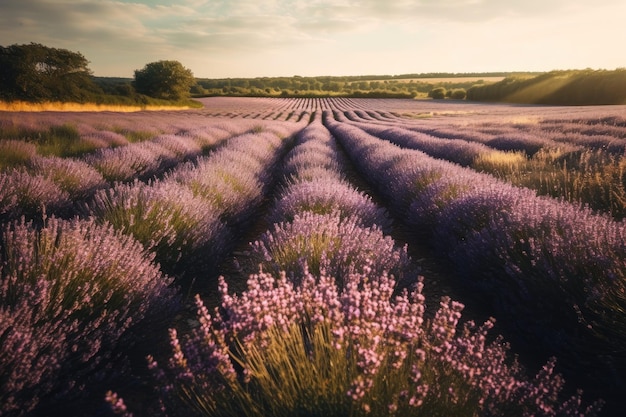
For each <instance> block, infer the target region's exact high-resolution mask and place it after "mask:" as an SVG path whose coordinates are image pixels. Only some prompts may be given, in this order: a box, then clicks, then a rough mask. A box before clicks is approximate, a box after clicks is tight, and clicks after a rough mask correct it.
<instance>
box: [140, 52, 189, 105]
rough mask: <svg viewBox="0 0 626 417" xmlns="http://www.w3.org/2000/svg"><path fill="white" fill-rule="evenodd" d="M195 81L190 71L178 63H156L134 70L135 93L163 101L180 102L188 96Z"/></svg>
mask: <svg viewBox="0 0 626 417" xmlns="http://www.w3.org/2000/svg"><path fill="white" fill-rule="evenodd" d="M195 84H196V80H195V78H194V76H193V73H192V72H191V70H189V69H187V68H185V67H183V65H182V64H181V63H180V62H178V61H157V62H151V63H149V64H146V66H145V67H144V68H143V69H140V70H135V81H134V84H133V85H134V87H135V89H136V90H137V92H139V93H142V94H145V95H148V96H150V97H155V98H160V99H165V100H181V99H184V98H188V97H189V96H190V90H191V87H192V86H193V85H195Z"/></svg>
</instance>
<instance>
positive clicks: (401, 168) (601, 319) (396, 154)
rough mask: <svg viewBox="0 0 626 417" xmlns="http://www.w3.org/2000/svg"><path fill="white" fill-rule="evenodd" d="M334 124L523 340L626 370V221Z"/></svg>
mask: <svg viewBox="0 0 626 417" xmlns="http://www.w3.org/2000/svg"><path fill="white" fill-rule="evenodd" d="M326 123H327V126H328V127H329V129H330V130H331V132H332V133H333V135H334V136H335V137H336V138H337V139H338V140H339V141H340V142H341V143H342V144H343V145H344V146H345V148H346V149H347V150H348V153H349V154H350V156H351V158H352V160H353V162H354V163H355V164H356V165H357V166H358V169H359V170H360V172H361V174H362V175H363V176H365V177H366V179H367V180H368V181H369V182H370V183H371V184H372V186H374V187H375V188H376V189H377V190H378V191H379V192H380V193H381V194H382V195H383V196H384V197H385V198H386V199H388V201H389V204H390V206H391V207H392V209H393V212H394V213H395V215H396V216H398V217H401V218H404V219H406V221H407V223H408V224H409V225H410V227H411V228H412V230H413V232H414V233H416V234H420V235H422V236H425V237H427V238H429V239H430V241H431V242H432V244H433V246H435V247H437V248H438V249H439V251H440V253H441V254H442V255H444V256H446V257H447V258H448V259H449V260H450V261H451V262H452V264H453V265H456V267H457V270H458V277H459V278H461V279H462V280H463V282H465V283H468V284H471V286H472V288H475V289H478V290H480V291H481V293H482V294H483V295H485V296H486V298H487V299H488V300H490V302H491V304H492V306H493V307H494V308H495V309H496V311H497V312H498V315H499V317H501V318H505V319H506V321H507V322H509V323H510V324H513V325H514V326H516V328H517V330H518V331H519V334H520V340H521V341H522V342H526V343H528V344H529V346H530V347H541V348H543V349H547V350H548V351H549V352H555V353H558V354H559V355H561V356H562V357H563V358H566V359H567V360H568V361H569V364H570V365H573V364H574V363H576V362H577V361H578V360H580V358H582V357H583V356H587V355H592V358H593V359H590V362H589V363H591V364H592V365H591V366H589V367H588V368H589V369H592V368H593V369H594V372H596V371H597V372H598V374H599V377H605V378H606V377H608V375H609V373H614V372H617V373H618V374H621V375H622V376H623V375H624V373H625V372H626V361H624V360H623V357H621V356H619V355H616V354H615V352H618V351H619V346H623V345H624V343H626V316H625V315H624V314H623V312H624V311H625V310H626V288H625V287H626V276H625V274H626V231H625V228H624V224H623V223H618V222H614V221H612V220H611V219H610V218H609V217H606V216H600V215H594V214H592V213H591V211H589V210H585V209H580V208H578V207H575V206H573V205H569V204H566V203H560V202H558V201H556V200H554V199H549V198H542V197H537V196H536V195H535V194H534V193H533V192H532V191H530V190H527V189H520V188H516V187H512V186H510V185H508V184H505V183H502V182H499V181H497V180H495V179H493V178H491V177H489V176H487V175H483V174H479V173H476V172H474V171H471V170H469V169H465V168H461V167H459V166H457V165H454V164H451V163H449V162H445V161H441V160H435V159H433V158H431V157H429V156H427V155H425V154H424V153H422V152H419V151H414V150H407V149H401V148H399V147H397V146H396V145H393V144H391V143H389V142H386V141H383V140H381V139H379V138H376V137H374V136H372V135H369V134H367V133H365V132H364V131H362V130H360V129H358V128H356V127H354V126H350V125H348V124H346V123H337V122H335V121H334V120H332V118H330V117H327V118H326ZM603 358H605V359H603ZM585 369H587V367H585Z"/></svg>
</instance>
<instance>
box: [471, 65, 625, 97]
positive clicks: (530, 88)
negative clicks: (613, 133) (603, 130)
mask: <svg viewBox="0 0 626 417" xmlns="http://www.w3.org/2000/svg"><path fill="white" fill-rule="evenodd" d="M467 98H468V99H469V100H475V101H504V102H511V103H529V104H551V105H600V104H624V103H626V69H625V68H621V69H616V70H614V71H608V70H598V71H594V70H572V71H552V72H549V73H546V74H542V75H538V76H535V77H527V76H511V77H507V78H505V79H504V80H502V81H500V82H497V83H494V84H489V85H480V86H478V85H477V86H473V87H472V88H470V89H469V90H468V92H467Z"/></svg>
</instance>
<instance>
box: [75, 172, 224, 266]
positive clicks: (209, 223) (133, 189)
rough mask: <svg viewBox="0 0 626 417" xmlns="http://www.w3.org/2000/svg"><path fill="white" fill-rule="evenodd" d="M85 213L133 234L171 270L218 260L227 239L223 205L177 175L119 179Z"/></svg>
mask: <svg viewBox="0 0 626 417" xmlns="http://www.w3.org/2000/svg"><path fill="white" fill-rule="evenodd" d="M85 211H86V213H88V214H89V215H90V216H93V217H94V218H96V219H97V220H98V221H99V222H106V223H110V224H111V225H112V226H113V227H115V228H116V229H117V230H121V231H123V232H124V233H126V234H130V235H132V236H134V237H135V238H136V239H137V240H138V241H140V242H141V243H143V245H144V247H145V248H146V249H148V250H149V251H152V252H154V253H155V255H156V261H157V262H159V264H161V266H162V267H163V268H164V270H165V271H166V272H168V273H169V274H171V275H177V276H178V275H181V274H183V273H185V272H187V273H189V272H191V270H190V268H193V269H197V268H200V267H202V266H205V267H206V266H207V265H209V266H215V265H212V263H211V261H212V259H214V258H216V259H217V258H219V257H220V256H223V255H224V251H225V250H226V247H225V243H224V242H225V241H226V240H228V230H227V229H226V225H225V224H224V223H223V222H222V221H220V219H219V211H218V210H216V209H215V208H214V207H213V206H211V204H209V203H208V202H207V201H206V200H204V199H202V198H199V197H196V196H194V195H193V193H192V192H191V190H189V189H188V188H187V187H185V186H183V185H180V184H178V183H175V182H173V181H156V182H150V183H142V182H140V181H135V182H133V183H132V184H118V185H116V186H115V187H113V188H107V189H103V190H100V191H98V192H97V193H96V194H95V195H94V197H93V199H92V200H91V201H90V202H89V203H88V204H87V205H86V210H85Z"/></svg>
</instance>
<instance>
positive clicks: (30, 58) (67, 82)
mask: <svg viewBox="0 0 626 417" xmlns="http://www.w3.org/2000/svg"><path fill="white" fill-rule="evenodd" d="M88 64H89V61H88V60H87V59H86V58H85V57H84V56H83V55H82V54H80V53H79V52H72V51H69V50H67V49H57V48H51V47H47V46H44V45H41V44H38V43H30V44H24V45H17V44H16V45H11V46H7V47H3V46H0V98H2V99H6V100H28V101H46V100H54V101H57V100H58V101H69V100H75V101H81V99H82V98H84V95H85V94H86V93H88V92H93V91H95V90H97V87H96V86H95V84H94V83H93V81H92V78H91V70H90V69H89V67H88Z"/></svg>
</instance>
